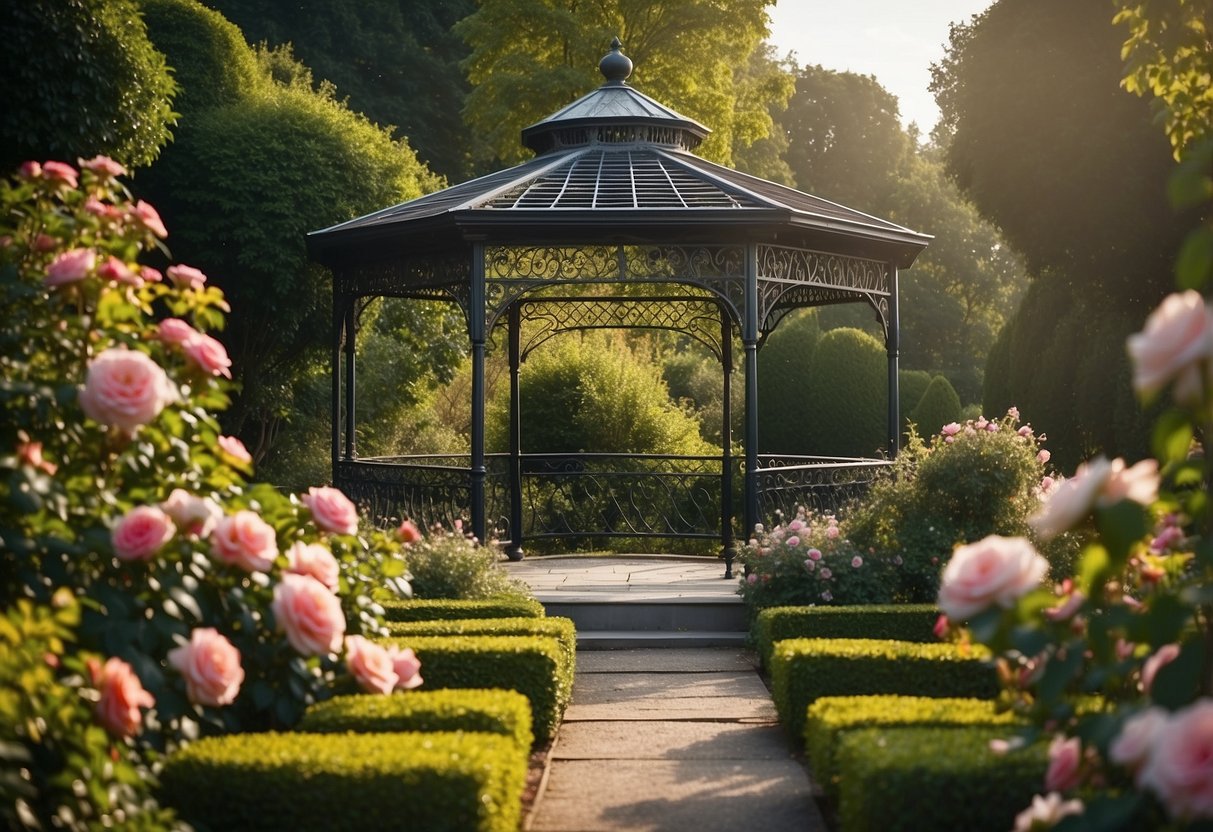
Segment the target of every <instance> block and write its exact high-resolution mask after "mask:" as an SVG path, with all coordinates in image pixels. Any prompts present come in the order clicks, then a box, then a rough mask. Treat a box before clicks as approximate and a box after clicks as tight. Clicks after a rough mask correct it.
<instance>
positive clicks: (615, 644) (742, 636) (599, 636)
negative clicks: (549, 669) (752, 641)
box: [577, 628, 749, 650]
mask: <svg viewBox="0 0 1213 832" xmlns="http://www.w3.org/2000/svg"><path fill="white" fill-rule="evenodd" d="M748 638H749V634H748V633H746V632H744V631H732V630H726V631H715V630H683V631H678V632H675V631H672V630H582V629H580V628H579V629H578V630H577V649H578V650H627V649H630V648H637V647H662V648H669V649H674V648H678V647H744V646H745V645H746V641H747V639H748Z"/></svg>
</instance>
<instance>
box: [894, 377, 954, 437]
mask: <svg viewBox="0 0 1213 832" xmlns="http://www.w3.org/2000/svg"><path fill="white" fill-rule="evenodd" d="M903 415H904V416H905V417H906V418H908V419H909V421H910V422H912V423H914V425H916V426H917V427H919V428H923V429H925V430H929V431H933V430H935V429H937V428H941V427H943V426H944V425H946V424H949V423H951V422H955V421H956V420H957V419H959V418H960V396H958V395H957V394H956V390H955V389H954V388H953V387H952V383H951V382H950V381H948V380H947V378H945V377H944V376H935V378H933V379H931V383H930V385H929V386H928V387H927V389H926V390H924V391H923V394H922V398H921V399H919V401H918V404H917V405H915V406H914V409H913V410H910V411H909V412H908V413H905V414H903Z"/></svg>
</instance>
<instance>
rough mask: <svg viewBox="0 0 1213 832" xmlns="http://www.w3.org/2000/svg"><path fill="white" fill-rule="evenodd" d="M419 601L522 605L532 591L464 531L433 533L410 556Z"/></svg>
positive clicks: (494, 553)
mask: <svg viewBox="0 0 1213 832" xmlns="http://www.w3.org/2000/svg"><path fill="white" fill-rule="evenodd" d="M406 557H407V558H408V564H409V572H411V573H412V578H411V579H410V580H411V582H412V585H413V594H414V595H416V596H417V597H418V598H443V599H455V600H495V601H497V600H508V601H511V602H512V601H522V600H523V599H528V598H530V597H531V591H530V590H529V589H528V588H527V587H526V586H525V585H523V584H522V583H520V582H518V581H516V580H514V579H513V578H511V577H510V576H509V574H508V573H507V572H506V571H505V570H504V569H502V568H501V565H500V561H501V555H500V554H499V553H498V551H497V550H496V549H495V548H493V547H492V546H481V545H480V544H479V543H478V542H477V541H476V540H474V539H472V538H470V537H467V536H465V535H464V534H463V532H462V531H461V530H458V529H457V530H454V531H448V530H445V529H440V528H435V529H431V530H430V533H429V534H428V535H426V536H424V537H423V538H422V539H421V540H418V541H415V542H413V543H411V544H409V547H408V550H407V552H406Z"/></svg>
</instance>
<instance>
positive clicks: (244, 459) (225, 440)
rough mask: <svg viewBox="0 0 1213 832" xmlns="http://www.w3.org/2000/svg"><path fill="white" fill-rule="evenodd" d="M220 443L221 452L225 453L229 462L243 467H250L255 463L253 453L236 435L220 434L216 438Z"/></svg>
mask: <svg viewBox="0 0 1213 832" xmlns="http://www.w3.org/2000/svg"><path fill="white" fill-rule="evenodd" d="M215 442H216V444H218V445H219V452H220V453H221V454H223V456H224V458H225V459H227V461H228V462H231V463H233V464H235V465H239V466H241V467H248V466H249V465H252V464H253V455H252V454H250V453H249V452H248V448H246V447H244V443H243V442H241V441H240V440H239V439H238V438H237V437H235V436H220V437H219V438H218V439H216V440H215Z"/></svg>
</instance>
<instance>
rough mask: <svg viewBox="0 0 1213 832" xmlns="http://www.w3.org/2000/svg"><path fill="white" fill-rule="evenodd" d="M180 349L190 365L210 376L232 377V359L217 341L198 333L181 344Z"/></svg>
mask: <svg viewBox="0 0 1213 832" xmlns="http://www.w3.org/2000/svg"><path fill="white" fill-rule="evenodd" d="M181 349H182V350H183V351H184V352H185V357H186V358H187V359H189V361H190V363H191V364H193V365H194V366H196V367H198V368H199V369H200V370H202V371H203V372H204V373H207V374H209V375H212V376H223V377H224V378H231V377H232V370H231V367H232V359H230V358H228V355H227V349H226V348H225V347H224V346H223V344H222V343H221V342H219V341H218V340H217V339H215V338H212V337H211V336H209V335H206V334H205V333H202V332H198V333H195V334H194V337H193V338H189V339H187V340H185V341H183V342H181Z"/></svg>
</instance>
